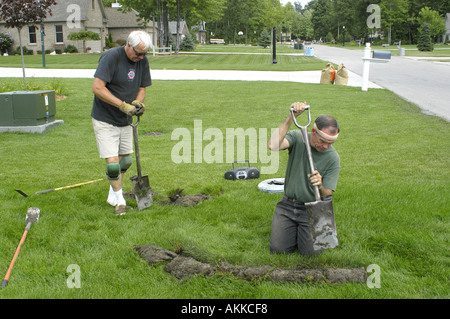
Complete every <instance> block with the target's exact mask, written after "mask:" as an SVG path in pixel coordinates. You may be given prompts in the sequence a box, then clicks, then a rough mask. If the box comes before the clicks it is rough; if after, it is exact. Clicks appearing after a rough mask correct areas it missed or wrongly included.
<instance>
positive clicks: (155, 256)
mask: <svg viewBox="0 0 450 319" xmlns="http://www.w3.org/2000/svg"><path fill="white" fill-rule="evenodd" d="M135 250H136V251H137V252H138V254H139V256H140V257H141V258H143V259H144V260H145V261H147V263H148V264H149V265H153V264H156V263H160V262H168V263H167V265H166V266H165V267H164V270H165V271H166V272H168V273H170V274H172V275H173V276H175V277H176V278H178V279H183V278H186V277H189V276H195V275H201V276H212V275H214V274H215V273H219V274H231V275H233V276H235V277H237V278H241V279H244V280H258V279H265V280H270V281H274V282H299V283H324V282H326V283H332V284H341V283H347V282H351V283H366V281H367V273H366V270H365V269H364V267H360V268H352V269H343V268H326V269H281V268H273V267H271V266H268V265H264V266H259V267H247V266H234V265H231V264H229V263H226V262H221V263H220V264H219V265H217V266H213V265H210V264H208V263H203V262H200V261H198V260H195V259H194V258H192V257H187V256H181V255H179V254H177V253H175V252H173V251H170V250H167V249H164V248H161V247H158V246H154V245H143V246H137V247H135Z"/></svg>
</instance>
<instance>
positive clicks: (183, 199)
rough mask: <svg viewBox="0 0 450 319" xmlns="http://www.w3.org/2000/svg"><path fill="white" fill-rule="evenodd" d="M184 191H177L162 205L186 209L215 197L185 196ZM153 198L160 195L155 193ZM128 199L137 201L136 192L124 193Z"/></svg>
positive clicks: (204, 195)
mask: <svg viewBox="0 0 450 319" xmlns="http://www.w3.org/2000/svg"><path fill="white" fill-rule="evenodd" d="M182 192H183V189H177V190H176V191H174V192H173V193H172V194H171V195H170V196H169V200H168V201H163V202H161V204H162V205H180V206H184V207H191V206H195V205H198V204H200V203H202V202H204V201H206V200H210V199H212V198H213V197H212V196H208V195H206V194H192V195H183V194H182ZM152 193H153V196H154V197H155V196H158V193H155V192H153V191H152ZM124 197H125V198H126V199H136V198H135V196H134V190H131V191H128V192H126V193H124Z"/></svg>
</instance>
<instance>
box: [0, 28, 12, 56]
mask: <svg viewBox="0 0 450 319" xmlns="http://www.w3.org/2000/svg"><path fill="white" fill-rule="evenodd" d="M12 44H13V39H12V37H11V33H7V32H0V53H4V52H6V51H8V50H9V48H10V47H11V45H12Z"/></svg>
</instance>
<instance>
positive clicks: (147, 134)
mask: <svg viewBox="0 0 450 319" xmlns="http://www.w3.org/2000/svg"><path fill="white" fill-rule="evenodd" d="M161 134H162V133H161V132H148V133H145V135H146V136H153V135H161Z"/></svg>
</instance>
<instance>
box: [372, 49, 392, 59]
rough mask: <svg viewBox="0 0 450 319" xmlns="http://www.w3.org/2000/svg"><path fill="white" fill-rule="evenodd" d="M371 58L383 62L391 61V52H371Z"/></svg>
mask: <svg viewBox="0 0 450 319" xmlns="http://www.w3.org/2000/svg"><path fill="white" fill-rule="evenodd" d="M372 58H373V59H384V60H390V59H391V51H376V50H373V51H372Z"/></svg>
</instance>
